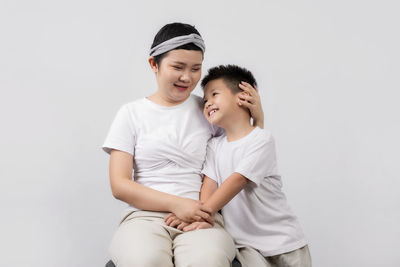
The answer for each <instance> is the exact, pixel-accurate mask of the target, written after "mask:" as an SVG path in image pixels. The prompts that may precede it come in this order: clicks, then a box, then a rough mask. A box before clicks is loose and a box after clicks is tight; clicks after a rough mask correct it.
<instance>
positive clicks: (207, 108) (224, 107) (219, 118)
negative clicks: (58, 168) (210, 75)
mask: <svg viewBox="0 0 400 267" xmlns="http://www.w3.org/2000/svg"><path fill="white" fill-rule="evenodd" d="M236 102H237V96H236V95H235V94H233V93H232V91H231V90H230V89H229V88H228V87H227V86H226V84H225V82H224V81H223V79H217V80H212V81H210V82H208V83H207V84H206V86H205V87H204V108H203V114H204V116H205V117H206V119H207V120H208V121H209V122H210V123H211V124H214V125H217V126H219V127H222V128H225V127H224V126H225V125H227V123H229V122H233V121H234V120H233V119H234V117H235V114H237V113H236V112H237V110H238V109H240V107H239V106H238V105H237V103H236Z"/></svg>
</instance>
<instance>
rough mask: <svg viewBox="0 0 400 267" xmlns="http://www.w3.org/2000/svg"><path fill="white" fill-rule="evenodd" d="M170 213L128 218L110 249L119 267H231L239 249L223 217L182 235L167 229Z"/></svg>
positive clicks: (138, 212)
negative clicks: (209, 224) (208, 226)
mask: <svg viewBox="0 0 400 267" xmlns="http://www.w3.org/2000/svg"><path fill="white" fill-rule="evenodd" d="M166 215H167V213H164V212H151V211H136V212H133V213H132V214H130V215H129V216H128V217H126V218H125V219H124V220H123V221H122V222H121V224H120V226H119V227H118V229H117V231H116V232H115V234H114V237H113V239H112V242H111V246H110V249H109V252H110V256H111V259H112V261H113V262H114V264H115V265H116V266H117V267H172V266H177V267H188V266H193V267H195V266H202V267H204V266H207V267H214V266H215V267H217V266H218V267H219V266H226V267H229V266H231V262H232V260H233V258H234V257H235V246H234V242H233V240H232V238H231V237H230V235H229V234H228V233H227V232H226V231H225V229H224V228H223V220H222V216H221V215H220V214H216V215H215V218H214V219H215V226H214V227H213V228H209V229H199V230H195V231H191V232H186V233H184V232H182V231H180V230H178V229H175V228H172V227H169V226H166V225H165V223H164V217H165V216H166Z"/></svg>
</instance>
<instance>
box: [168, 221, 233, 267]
mask: <svg viewBox="0 0 400 267" xmlns="http://www.w3.org/2000/svg"><path fill="white" fill-rule="evenodd" d="M173 248H174V261H175V266H176V267H186V266H193V267H195V266H208V267H217V266H221V267H222V266H226V267H230V266H231V262H232V260H233V259H234V257H235V244H234V242H233V239H232V238H231V236H230V235H229V234H228V232H226V231H225V229H224V228H223V223H222V216H220V214H218V215H216V217H215V226H214V227H213V228H209V229H199V230H195V231H190V232H186V233H182V234H180V235H178V236H176V238H175V239H174V245H173Z"/></svg>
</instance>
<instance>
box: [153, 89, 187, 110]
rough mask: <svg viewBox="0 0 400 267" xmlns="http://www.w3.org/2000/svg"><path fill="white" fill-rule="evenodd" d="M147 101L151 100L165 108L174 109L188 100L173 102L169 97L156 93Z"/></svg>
mask: <svg viewBox="0 0 400 267" xmlns="http://www.w3.org/2000/svg"><path fill="white" fill-rule="evenodd" d="M147 99H149V100H151V101H152V102H154V103H156V104H158V105H160V106H165V107H172V106H176V105H179V104H181V103H183V102H184V101H185V100H186V99H187V98H186V99H184V100H182V101H173V100H171V99H169V98H168V97H167V96H165V95H163V94H161V93H160V92H156V93H154V94H153V95H151V96H148V97H147Z"/></svg>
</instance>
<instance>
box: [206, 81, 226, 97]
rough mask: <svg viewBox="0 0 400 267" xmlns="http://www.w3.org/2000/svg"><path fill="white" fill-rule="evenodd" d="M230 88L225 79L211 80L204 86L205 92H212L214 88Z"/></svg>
mask: <svg viewBox="0 0 400 267" xmlns="http://www.w3.org/2000/svg"><path fill="white" fill-rule="evenodd" d="M217 89H218V90H230V89H229V87H228V86H227V85H226V83H225V82H224V80H223V79H221V78H220V79H216V80H212V81H209V82H208V83H207V84H206V86H205V87H204V94H207V93H211V92H212V91H214V90H217Z"/></svg>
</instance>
